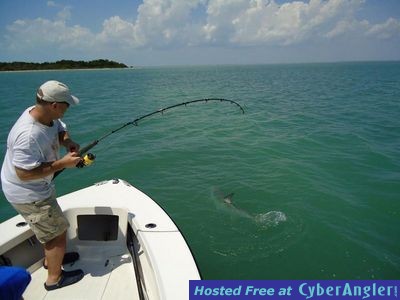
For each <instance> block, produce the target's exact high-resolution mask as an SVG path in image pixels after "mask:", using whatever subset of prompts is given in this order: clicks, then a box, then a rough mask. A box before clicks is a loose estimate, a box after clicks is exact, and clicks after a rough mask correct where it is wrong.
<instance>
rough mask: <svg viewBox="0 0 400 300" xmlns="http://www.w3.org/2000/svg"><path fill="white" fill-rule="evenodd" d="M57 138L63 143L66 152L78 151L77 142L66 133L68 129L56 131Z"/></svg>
mask: <svg viewBox="0 0 400 300" xmlns="http://www.w3.org/2000/svg"><path fill="white" fill-rule="evenodd" d="M58 139H59V141H60V144H61V145H63V146H64V147H65V148H66V149H67V151H68V152H78V151H79V148H80V146H79V144H77V143H75V142H74V141H73V140H72V139H71V137H70V135H69V134H68V131H61V132H59V133H58Z"/></svg>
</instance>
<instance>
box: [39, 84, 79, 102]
mask: <svg viewBox="0 0 400 300" xmlns="http://www.w3.org/2000/svg"><path fill="white" fill-rule="evenodd" d="M36 96H37V97H39V98H40V99H41V100H43V101H47V102H67V103H68V104H70V105H76V104H78V103H79V99H78V98H77V97H75V96H73V95H71V93H70V91H69V88H68V86H66V85H65V84H64V83H61V82H59V81H56V80H50V81H46V82H45V83H43V84H42V85H41V86H40V87H39V89H38V90H37V94H36Z"/></svg>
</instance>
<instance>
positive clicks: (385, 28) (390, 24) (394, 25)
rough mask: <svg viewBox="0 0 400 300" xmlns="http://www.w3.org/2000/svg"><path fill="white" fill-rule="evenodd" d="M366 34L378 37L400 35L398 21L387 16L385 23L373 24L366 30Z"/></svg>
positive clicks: (384, 37) (386, 37)
mask: <svg viewBox="0 0 400 300" xmlns="http://www.w3.org/2000/svg"><path fill="white" fill-rule="evenodd" d="M366 35H367V36H374V37H377V38H379V39H389V38H392V37H399V36H400V21H399V20H396V19H394V18H389V19H388V20H387V21H386V22H385V23H382V24H375V25H373V26H371V27H370V28H369V29H368V30H367V31H366Z"/></svg>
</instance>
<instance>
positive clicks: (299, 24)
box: [5, 0, 400, 51]
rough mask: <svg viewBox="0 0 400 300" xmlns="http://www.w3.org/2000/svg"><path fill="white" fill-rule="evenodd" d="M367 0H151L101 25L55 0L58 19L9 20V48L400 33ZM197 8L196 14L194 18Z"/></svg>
mask: <svg viewBox="0 0 400 300" xmlns="http://www.w3.org/2000/svg"><path fill="white" fill-rule="evenodd" d="M363 4H364V1H363V0H310V1H294V2H287V3H284V4H282V5H279V4H277V3H276V2H275V1H274V0H144V1H143V3H142V4H141V5H139V7H138V11H137V13H138V14H137V18H136V20H134V21H128V20H124V19H122V18H121V17H119V16H112V17H110V18H108V19H106V20H104V22H103V26H102V28H101V30H100V31H99V32H97V33H94V32H92V31H90V30H89V29H88V28H84V27H82V26H80V25H73V26H71V25H69V24H68V23H69V21H70V20H71V7H68V6H66V7H60V6H59V5H58V4H56V3H55V2H54V1H48V2H47V5H48V6H55V7H58V8H59V9H60V11H59V12H58V14H57V16H56V17H55V19H54V20H48V19H44V18H37V19H33V20H29V19H25V20H16V21H14V22H13V23H12V24H11V25H9V26H8V27H7V35H6V37H5V42H6V43H5V44H6V45H8V48H9V49H14V50H21V49H28V50H29V49H40V48H41V47H53V48H55V49H69V48H74V49H80V50H81V51H85V50H87V51H91V50H93V49H101V48H110V47H114V48H115V49H117V50H120V49H131V48H156V49H163V48H170V47H186V46H197V45H223V46H228V47H241V46H252V45H261V46H263V45H279V46H289V45H294V44H299V43H303V42H307V41H310V40H312V41H314V42H317V41H318V40H322V41H326V40H331V39H339V38H341V37H344V36H346V37H349V36H350V37H351V36H352V35H354V36H355V35H357V36H362V37H364V38H365V39H389V38H393V37H399V36H400V21H399V20H397V19H394V18H389V19H388V20H387V21H385V22H383V23H381V24H370V22H368V21H367V20H358V19H357V18H356V14H355V12H356V11H357V10H358V9H359V8H360V7H362V5H363ZM194 16H195V18H194Z"/></svg>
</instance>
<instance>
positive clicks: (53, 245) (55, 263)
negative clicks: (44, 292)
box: [44, 231, 67, 285]
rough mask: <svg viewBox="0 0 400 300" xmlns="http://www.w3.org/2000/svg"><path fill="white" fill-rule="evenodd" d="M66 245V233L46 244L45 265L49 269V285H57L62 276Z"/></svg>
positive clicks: (47, 282)
mask: <svg viewBox="0 0 400 300" xmlns="http://www.w3.org/2000/svg"><path fill="white" fill-rule="evenodd" d="M66 244H67V239H66V231H64V232H63V233H62V234H61V235H59V236H57V237H55V238H54V239H52V240H51V241H49V242H47V243H45V244H44V254H45V264H46V265H47V268H48V269H47V270H48V275H47V280H46V284H47V285H51V284H54V283H56V282H57V281H58V280H59V278H60V276H61V264H62V261H63V258H64V254H65V248H66Z"/></svg>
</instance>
